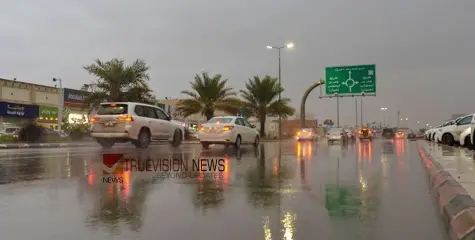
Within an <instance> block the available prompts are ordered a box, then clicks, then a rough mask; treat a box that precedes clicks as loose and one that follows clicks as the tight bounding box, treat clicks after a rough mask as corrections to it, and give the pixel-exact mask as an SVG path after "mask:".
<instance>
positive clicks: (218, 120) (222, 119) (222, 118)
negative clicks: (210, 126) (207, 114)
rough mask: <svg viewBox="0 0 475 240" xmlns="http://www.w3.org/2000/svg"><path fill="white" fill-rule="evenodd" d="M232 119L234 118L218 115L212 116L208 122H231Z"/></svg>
mask: <svg viewBox="0 0 475 240" xmlns="http://www.w3.org/2000/svg"><path fill="white" fill-rule="evenodd" d="M232 121H233V118H224V117H216V118H211V119H210V120H209V121H208V122H207V123H214V124H221V123H224V124H227V123H231V122H232Z"/></svg>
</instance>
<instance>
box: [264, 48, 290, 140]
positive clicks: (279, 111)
mask: <svg viewBox="0 0 475 240" xmlns="http://www.w3.org/2000/svg"><path fill="white" fill-rule="evenodd" d="M283 48H289V49H291V48H294V44H293V43H288V44H286V45H285V46H282V47H273V46H267V49H277V51H278V52H279V80H278V81H279V104H278V105H277V111H278V113H279V114H278V115H279V139H281V138H282V114H281V110H282V109H281V107H282V106H281V104H282V91H280V90H281V88H282V66H281V60H280V52H281V51H280V50H281V49H283Z"/></svg>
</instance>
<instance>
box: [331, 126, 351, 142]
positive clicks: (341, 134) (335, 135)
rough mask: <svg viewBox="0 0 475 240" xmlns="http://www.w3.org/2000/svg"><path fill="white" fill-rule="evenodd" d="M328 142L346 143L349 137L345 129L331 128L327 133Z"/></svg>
mask: <svg viewBox="0 0 475 240" xmlns="http://www.w3.org/2000/svg"><path fill="white" fill-rule="evenodd" d="M327 140H328V143H329V144H330V143H333V142H335V141H339V142H342V143H346V142H348V135H346V133H345V129H344V128H330V130H328V132H327Z"/></svg>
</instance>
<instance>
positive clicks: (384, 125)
mask: <svg viewBox="0 0 475 240" xmlns="http://www.w3.org/2000/svg"><path fill="white" fill-rule="evenodd" d="M387 110H388V108H381V112H382V113H383V127H386V111H387Z"/></svg>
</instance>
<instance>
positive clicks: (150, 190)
mask: <svg viewBox="0 0 475 240" xmlns="http://www.w3.org/2000/svg"><path fill="white" fill-rule="evenodd" d="M279 147H280V151H279ZM102 151H103V150H101V149H99V148H95V147H88V148H69V149H67V148H64V149H61V148H58V149H20V150H19V149H15V150H5V151H0V182H1V183H2V185H0V214H1V216H2V218H1V220H0V232H1V234H2V239H18V240H20V239H45V240H46V239H48V240H56V239H61V240H63V239H124V240H125V239H127V240H129V239H166V240H175V239H177V240H179V239H196V238H197V237H198V238H199V239H266V240H268V239H269V240H270V239H332V240H333V239H408V240H410V239H431V240H438V239H446V237H445V234H444V231H443V230H442V229H443V227H442V225H441V223H440V222H439V220H438V219H439V218H438V216H437V214H436V208H435V207H434V204H433V202H432V200H431V198H430V196H429V193H428V187H427V180H426V177H425V176H426V175H425V173H424V170H423V168H422V166H421V163H420V159H419V156H418V155H417V145H416V143H415V142H409V141H407V140H394V141H393V140H379V139H376V140H373V142H359V141H357V142H350V143H348V144H347V145H342V144H332V145H327V144H326V142H322V141H321V142H318V143H296V142H292V141H289V142H282V143H277V142H268V143H262V145H261V147H260V149H258V150H255V149H254V148H253V147H250V146H249V147H248V146H243V148H242V149H241V150H240V151H239V152H236V150H234V149H232V148H230V149H224V148H223V147H220V146H217V147H214V148H212V149H210V150H206V151H204V152H202V150H201V146H200V145H199V144H185V145H182V146H181V148H180V149H173V148H171V147H169V146H168V145H159V146H153V147H152V148H150V149H148V150H145V151H148V152H145V153H144V152H142V153H140V154H145V155H147V154H148V155H149V156H158V157H160V156H170V154H172V155H173V156H174V157H180V156H181V157H183V156H188V157H192V158H197V157H199V156H200V155H201V156H210V157H213V156H216V157H219V156H224V155H227V156H229V157H226V158H225V161H226V167H227V168H226V171H225V172H224V175H223V179H218V180H210V179H204V180H203V179H190V180H186V181H185V180H178V179H160V180H157V179H156V178H154V176H153V174H144V173H137V172H132V173H130V172H124V174H123V175H124V182H123V184H117V183H116V184H108V183H103V182H102V178H101V174H102V173H101V164H102V159H101V154H102ZM109 151H111V150H109ZM112 151H114V152H117V153H125V152H126V153H127V154H139V153H137V152H136V150H135V148H133V147H131V146H130V147H128V146H127V147H117V148H114V149H113V150H112ZM279 156H280V157H279ZM139 157H140V156H139ZM279 163H280V165H279ZM279 173H280V174H279Z"/></svg>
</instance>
